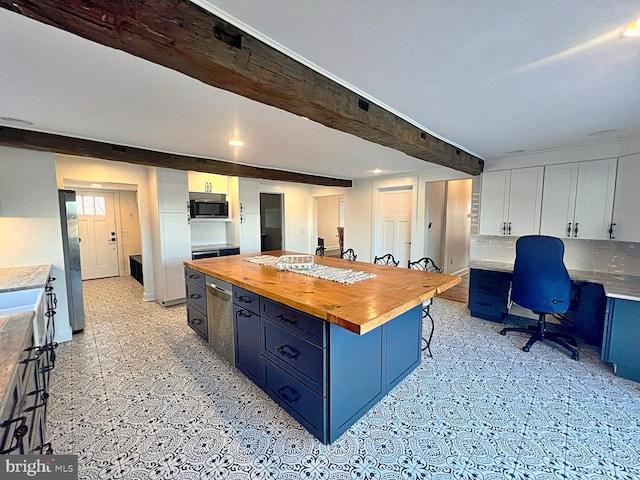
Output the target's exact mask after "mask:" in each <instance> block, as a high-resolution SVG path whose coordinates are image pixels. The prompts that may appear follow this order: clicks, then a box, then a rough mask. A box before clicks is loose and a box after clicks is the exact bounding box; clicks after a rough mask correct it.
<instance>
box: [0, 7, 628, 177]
mask: <svg viewBox="0 0 640 480" xmlns="http://www.w3.org/2000/svg"><path fill="white" fill-rule="evenodd" d="M195 3H198V4H200V5H201V6H205V7H207V8H209V9H210V10H211V11H213V12H214V13H216V14H218V15H220V16H223V17H225V18H226V19H228V20H231V21H233V23H236V24H238V25H239V26H241V27H245V28H247V29H248V30H249V31H250V33H253V34H255V35H257V36H259V38H261V39H263V40H265V41H268V42H269V43H271V44H273V45H274V46H280V48H283V49H286V50H287V51H288V53H290V54H292V55H294V56H296V57H297V58H299V59H301V60H302V61H304V62H305V63H308V64H310V65H314V66H316V67H317V68H318V69H320V70H322V71H324V72H326V73H328V74H329V75H330V76H332V77H333V78H334V79H336V80H339V81H341V82H342V83H344V84H346V85H349V86H351V87H353V88H355V89H357V90H358V91H360V92H361V93H363V94H365V95H366V96H367V97H369V98H371V99H372V100H374V101H377V102H378V103H381V104H383V105H386V106H387V107H388V108H389V109H391V110H393V111H394V112H395V113H397V114H399V115H401V116H403V117H404V118H406V119H407V120H409V121H411V122H412V123H415V124H416V125H418V126H420V127H421V128H424V129H426V130H428V131H430V132H432V133H434V134H436V135H437V136H440V137H441V138H444V139H446V140H447V141H449V142H451V143H453V144H455V145H458V146H460V147H462V148H463V149H465V150H467V151H469V152H471V153H473V154H475V155H477V156H479V157H481V158H484V159H486V160H487V162H488V163H490V162H491V159H495V158H499V157H504V156H510V155H513V154H509V152H513V151H516V150H526V152H527V153H528V152H532V151H541V150H547V149H554V148H561V147H568V146H575V145H584V144H590V143H598V142H603V141H609V140H614V139H616V138H622V137H626V136H630V135H636V134H638V133H640V88H639V87H638V86H639V85H640V38H635V39H630V38H621V37H620V35H619V32H620V30H621V28H622V27H623V26H624V25H625V24H627V23H629V22H630V21H632V20H634V18H637V17H638V16H639V15H640V3H639V2H638V1H636V0H634V1H625V0H589V1H584V0H562V1H561V2H558V1H557V0H536V1H534V2H525V1H517V2H514V1H513V0H493V1H491V2H478V1H476V0H457V1H450V0H437V1H436V0H434V1H429V2H426V1H423V0H406V1H403V2H389V1H388V0H323V1H322V2H309V1H306V2H300V1H299V0H270V1H269V2H264V1H263V0H242V1H238V0H196V1H195ZM214 3H215V6H213V5H212V4H214ZM0 37H1V38H2V49H0V117H12V118H19V119H24V120H28V121H31V122H33V123H34V125H33V126H30V127H26V128H30V129H34V130H39V131H46V132H53V133H59V134H63V135H71V136H76V137H81V138H90V139H96V140H101V141H107V142H113V143H120V144H126V145H132V146H138V147H143V148H150V149H155V150H161V151H168V152H176V153H181V154H188V155H196V156H202V157H209V158H217V159H221V160H228V161H234V162H240V163H245V164H250V165H258V166H267V167H275V168H283V169H287V170H292V171H297V172H305V173H312V174H320V175H328V176H335V177H342V178H362V177H368V176H371V175H372V174H371V170H373V169H374V168H380V169H382V170H383V171H384V172H385V173H404V172H415V171H424V170H430V171H433V172H434V173H436V174H440V175H444V176H446V175H451V176H455V174H454V173H453V172H452V171H450V170H448V169H443V168H442V167H438V166H435V165H431V164H427V163H425V162H423V161H421V160H417V159H413V158H411V157H408V156H406V155H404V154H402V153H399V152H396V151H394V150H391V149H389V148H386V147H381V146H378V145H375V144H372V143H370V142H367V141H364V140H361V139H359V138H356V137H353V136H351V135H348V134H344V133H341V132H337V131H334V130H331V129H329V128H326V127H324V126H321V125H319V124H317V123H314V122H311V121H308V120H304V119H301V118H299V117H297V116H295V115H292V114H289V113H286V112H283V111H280V110H277V109H274V108H272V107H267V106H264V105H261V104H258V103H256V102H253V101H250V100H247V99H244V98H242V97H239V96H237V95H234V94H231V93H228V92H224V91H221V90H219V89H215V88H212V87H209V86H207V85H204V84H203V83H201V82H198V81H196V80H193V79H191V78H188V77H185V76H184V75H182V74H179V73H177V72H174V71H171V70H169V69H166V68H163V67H160V66H157V65H155V64H152V63H149V62H147V61H144V60H141V59H138V58H135V57H132V56H131V55H128V54H126V53H123V52H121V51H117V50H113V49H110V48H107V47H103V46H101V45H97V44H95V43H92V42H89V41H86V40H84V39H81V38H79V37H76V36H73V35H71V34H69V33H67V32H64V31H61V30H58V29H55V28H53V27H49V26H46V25H43V24H40V23H38V22H35V21H32V20H30V19H27V18H26V17H23V16H21V15H17V14H15V13H12V12H9V11H7V10H5V9H0ZM0 123H3V124H7V125H8V123H7V122H2V121H1V120H0ZM20 128H25V127H20ZM611 129H616V130H617V131H615V132H610V133H603V134H598V135H589V134H590V133H594V132H600V131H604V130H611ZM232 137H240V138H242V139H243V140H244V141H245V142H246V144H247V145H246V147H244V148H236V147H230V146H229V145H228V144H227V141H228V140H229V139H230V138H232Z"/></svg>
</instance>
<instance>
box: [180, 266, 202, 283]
mask: <svg viewBox="0 0 640 480" xmlns="http://www.w3.org/2000/svg"><path fill="white" fill-rule="evenodd" d="M184 278H185V280H186V281H187V282H194V283H202V285H204V273H200V272H198V271H197V270H194V269H193V268H189V267H184Z"/></svg>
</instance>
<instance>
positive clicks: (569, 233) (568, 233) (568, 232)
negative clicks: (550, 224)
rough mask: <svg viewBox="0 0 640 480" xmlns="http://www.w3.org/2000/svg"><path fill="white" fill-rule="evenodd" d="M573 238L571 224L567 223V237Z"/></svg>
mask: <svg viewBox="0 0 640 480" xmlns="http://www.w3.org/2000/svg"><path fill="white" fill-rule="evenodd" d="M570 236H571V222H569V223H567V237H570Z"/></svg>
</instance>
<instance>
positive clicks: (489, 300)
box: [469, 268, 511, 322]
mask: <svg viewBox="0 0 640 480" xmlns="http://www.w3.org/2000/svg"><path fill="white" fill-rule="evenodd" d="M510 284H511V274H510V273H507V272H496V271H492V270H481V269H477V268H472V269H471V271H470V273H469V310H470V311H471V316H472V317H478V318H484V319H485V320H491V321H493V322H504V319H505V318H506V316H507V314H508V313H509V310H508V309H507V301H508V296H509V287H510Z"/></svg>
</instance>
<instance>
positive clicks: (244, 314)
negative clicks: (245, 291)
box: [238, 310, 253, 318]
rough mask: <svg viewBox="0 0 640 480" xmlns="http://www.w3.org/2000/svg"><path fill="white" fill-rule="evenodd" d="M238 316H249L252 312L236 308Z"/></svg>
mask: <svg viewBox="0 0 640 480" xmlns="http://www.w3.org/2000/svg"><path fill="white" fill-rule="evenodd" d="M238 316H239V317H245V318H249V317H251V316H253V313H251V312H247V311H246V310H238Z"/></svg>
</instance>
